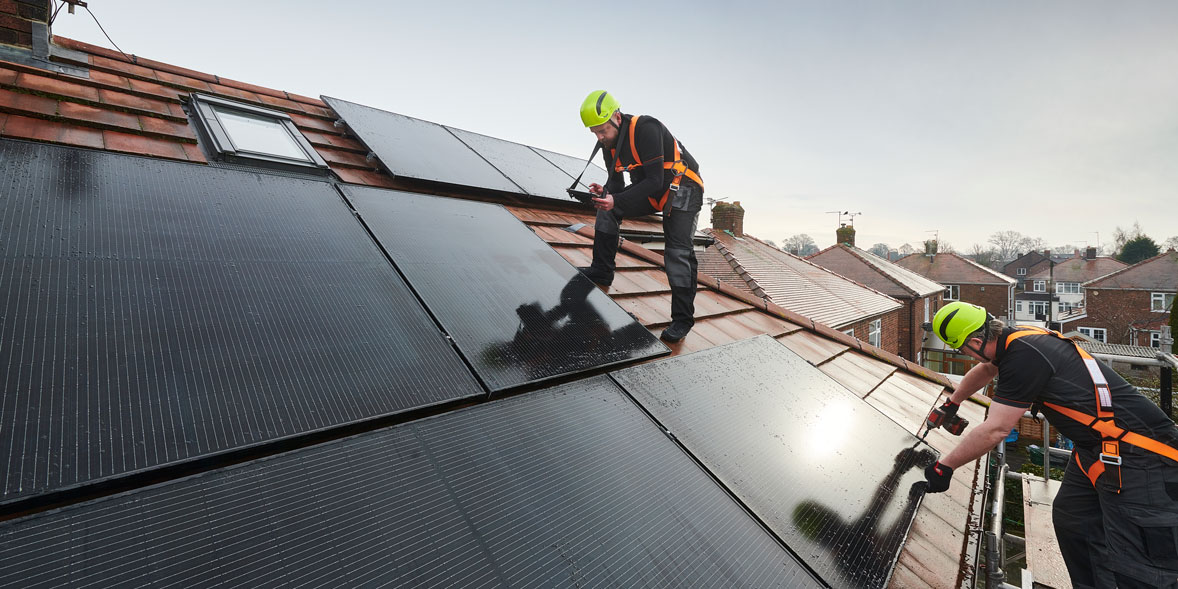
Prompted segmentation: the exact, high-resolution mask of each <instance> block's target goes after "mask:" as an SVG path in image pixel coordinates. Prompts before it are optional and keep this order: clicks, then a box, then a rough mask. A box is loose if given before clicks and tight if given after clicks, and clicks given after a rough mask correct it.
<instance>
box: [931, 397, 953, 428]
mask: <svg viewBox="0 0 1178 589" xmlns="http://www.w3.org/2000/svg"><path fill="white" fill-rule="evenodd" d="M957 408H958V405H957V403H954V402H953V401H945V402H944V403H943V404H942V405H941V406H940V407H937V408H936V409H933V410H932V412H930V413H929V414H928V417H926V418H925V420H924V422H925V425H927V426H928V428H929V429H935V428H938V427H941V425H943V424H944V423H945V422H946V421H952V420H953V417H954V416H955V415H957Z"/></svg>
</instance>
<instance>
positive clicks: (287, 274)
mask: <svg viewBox="0 0 1178 589" xmlns="http://www.w3.org/2000/svg"><path fill="white" fill-rule="evenodd" d="M0 195H2V196H0V309H3V311H2V314H0V382H2V383H3V389H2V390H0V449H3V451H2V452H0V459H2V462H0V503H3V502H5V501H8V500H12V499H14V498H19V497H22V496H28V495H31V494H38V493H43V492H46V491H51V490H55V489H61V488H65V487H70V486H74V485H79V484H83V483H87V482H91V481H95V480H98V479H102V478H105V477H110V476H112V475H116V474H120V473H127V472H131V471H139V470H143V469H146V468H150V467H153V466H158V465H163V464H169V463H175V462H178V461H184V460H188V459H192V458H196V457H200V456H207V455H210V454H214V453H217V452H221V451H224V450H228V449H233V448H240V447H244V446H251V445H255V444H259V443H263V442H266V441H270V440H276V439H281V438H284V437H289V436H292V435H295V434H300V433H305V432H310V431H315V430H319V429H322V428H325V427H330V426H333V425H339V424H344V423H351V422H355V421H359V420H365V419H369V418H372V417H375V416H381V415H388V414H392V413H398V412H402V411H405V410H409V409H414V408H420V407H426V406H431V405H436V404H439V403H443V402H446V401H452V400H456V399H461V398H469V397H473V396H478V395H485V394H486V393H485V392H484V391H483V390H482V389H481V388H480V387H479V385H478V383H477V381H476V380H475V379H474V377H473V375H472V374H471V373H470V371H469V370H468V369H467V368H466V366H465V364H464V363H463V362H462V360H461V358H460V357H459V356H458V354H457V352H456V351H455V350H454V348H453V346H452V345H451V344H450V343H449V342H448V341H447V340H446V338H445V337H444V335H443V334H442V333H441V331H440V330H439V329H438V327H437V326H436V324H435V323H434V322H433V321H432V320H431V319H430V318H429V316H428V314H427V313H426V311H425V309H424V308H422V306H421V305H420V303H419V302H418V301H417V300H416V298H415V297H414V296H413V294H412V293H411V292H410V290H409V289H408V288H407V287H406V285H405V284H404V283H403V281H402V280H401V279H400V277H399V276H398V275H397V273H396V271H395V270H394V268H393V267H392V265H391V264H389V262H388V260H387V258H386V257H385V256H384V254H383V253H382V252H381V251H380V249H379V248H378V247H377V246H376V245H375V244H374V243H373V242H372V240H371V239H370V238H369V237H368V235H367V233H366V232H365V231H364V228H363V227H362V226H361V225H360V223H358V222H357V220H356V218H355V216H354V215H353V214H352V213H351V212H350V210H349V209H348V208H347V206H346V205H345V203H344V201H343V199H342V198H341V197H340V195H339V194H338V193H337V192H336V191H335V189H334V188H333V187H332V185H331V184H328V183H324V182H315V181H309V180H297V179H290V178H283V177H277V176H261V175H258V174H250V173H242V172H236V171H229V170H222V169H215V168H208V167H206V166H193V165H186V164H177V163H170V162H165V161H159V160H149V159H143V158H133V157H128V156H120V155H113V154H108V153H101V152H93V151H84V150H78V149H69V148H59V147H52V146H46V145H36V144H29V143H22V142H15V141H10V140H0Z"/></svg>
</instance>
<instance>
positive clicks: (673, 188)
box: [667, 182, 679, 192]
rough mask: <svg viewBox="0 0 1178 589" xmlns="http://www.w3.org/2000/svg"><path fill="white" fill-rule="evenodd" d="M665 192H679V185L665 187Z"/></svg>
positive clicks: (673, 183)
mask: <svg viewBox="0 0 1178 589" xmlns="http://www.w3.org/2000/svg"><path fill="white" fill-rule="evenodd" d="M667 190H670V191H671V192H679V183H678V182H672V183H671V185H670V186H668V187H667Z"/></svg>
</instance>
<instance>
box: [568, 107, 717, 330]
mask: <svg viewBox="0 0 1178 589" xmlns="http://www.w3.org/2000/svg"><path fill="white" fill-rule="evenodd" d="M581 122H583V123H584V124H585V126H586V127H588V128H589V130H590V131H592V132H593V135H594V136H595V137H597V142H598V144H599V147H600V148H601V150H602V156H603V157H604V158H605V169H606V170H607V171H608V172H609V178H608V179H607V180H606V182H605V186H602V185H600V184H596V183H594V184H590V185H589V191H590V192H592V193H593V194H594V195H596V198H594V199H593V206H595V207H597V222H596V225H595V230H594V234H593V264H592V265H591V266H589V267H588V268H584V269H582V272H584V274H585V275H586V276H588V277H589V279H590V280H592V281H593V282H595V283H597V284H599V285H601V286H609V285H610V284H612V283H613V280H614V258H616V257H617V254H618V232H619V227H620V225H621V222H622V219H624V218H627V217H641V216H643V215H651V214H654V213H657V212H662V214H663V234H664V236H665V238H666V249H665V250H664V254H663V256H664V259H665V265H666V270H667V281H668V282H669V283H670V285H671V324H670V325H669V326H667V328H666V329H665V330H664V331H663V333H662V335H660V336H659V337H660V338H662V339H663V340H664V341H667V342H671V343H674V342H677V341H679V340H682V339H683V338H684V337H686V336H687V333H688V332H690V331H691V328H692V326H693V325H695V319H694V315H695V287H696V270H697V267H698V263H697V262H696V259H695V250H694V249H693V248H692V243H691V241H692V238H693V237H694V236H695V228H696V223H697V221H698V219H699V211H700V209H701V208H703V197H704V184H703V180H702V179H701V178H700V176H699V164H697V163H696V161H695V158H693V157H691V154H690V153H688V152H687V149H686V148H684V147H683V144H681V143H679V142H678V141H676V140H675V138H674V137H672V136H671V133H670V132H669V131H667V128H666V127H664V126H663V124H662V123H660V122H659V121H658V120H657V119H655V118H654V117H650V116H640V115H627V114H622V111H621V110H619V105H618V101H617V100H616V99H615V98H614V97H613V95H611V94H609V93H608V92H606V91H604V90H598V91H595V92H592V93H590V94H589V96H588V97H587V98H586V99H585V102H584V103H583V104H582V105H581ZM622 172H628V173H629V174H630V180H631V183H630V185H629V186H627V185H626V182H625V178H624V177H623V176H622Z"/></svg>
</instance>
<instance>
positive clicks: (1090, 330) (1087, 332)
mask: <svg viewBox="0 0 1178 589" xmlns="http://www.w3.org/2000/svg"><path fill="white" fill-rule="evenodd" d="M1079 331H1080V335H1082V336H1084V337H1088V338H1092V339H1094V340H1096V341H1098V342H1101V343H1104V342H1106V341H1108V340H1107V339H1106V338H1105V329H1104V328H1103V327H1081V328H1079Z"/></svg>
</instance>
